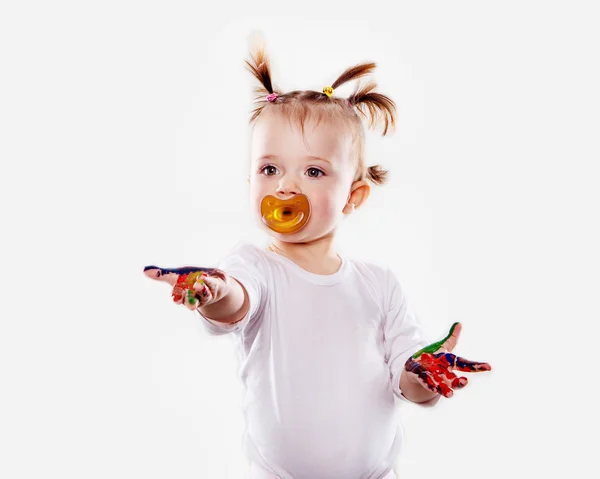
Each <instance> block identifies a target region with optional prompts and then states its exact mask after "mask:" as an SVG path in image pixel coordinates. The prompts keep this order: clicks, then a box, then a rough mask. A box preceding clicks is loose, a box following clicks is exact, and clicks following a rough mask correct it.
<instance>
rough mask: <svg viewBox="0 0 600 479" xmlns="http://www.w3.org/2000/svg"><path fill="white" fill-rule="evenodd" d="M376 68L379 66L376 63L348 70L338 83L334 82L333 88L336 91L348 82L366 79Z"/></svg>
mask: <svg viewBox="0 0 600 479" xmlns="http://www.w3.org/2000/svg"><path fill="white" fill-rule="evenodd" d="M376 66H377V64H375V63H361V64H360V65H355V66H353V67H350V68H347V69H346V71H345V72H344V73H342V74H341V75H340V76H339V77H338V79H337V80H336V81H334V82H333V84H332V85H331V88H333V89H334V90H335V89H336V88H338V87H339V86H340V85H343V84H344V83H346V82H349V81H351V80H357V79H359V78H361V77H364V76H365V75H368V74H369V73H371V72H372V71H373V70H375V67H376Z"/></svg>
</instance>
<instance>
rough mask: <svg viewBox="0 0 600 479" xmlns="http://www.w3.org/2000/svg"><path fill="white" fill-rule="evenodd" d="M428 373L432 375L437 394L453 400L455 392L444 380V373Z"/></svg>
mask: <svg viewBox="0 0 600 479" xmlns="http://www.w3.org/2000/svg"><path fill="white" fill-rule="evenodd" d="M428 372H429V373H430V374H431V377H432V378H433V381H434V382H435V384H436V385H437V390H436V392H438V393H439V394H441V395H442V396H444V397H447V398H451V397H452V396H453V395H454V392H453V391H452V389H450V385H449V384H448V383H446V379H445V378H444V373H443V372H441V373H437V372H434V371H428Z"/></svg>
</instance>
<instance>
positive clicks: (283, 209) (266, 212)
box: [260, 194, 310, 234]
mask: <svg viewBox="0 0 600 479" xmlns="http://www.w3.org/2000/svg"><path fill="white" fill-rule="evenodd" d="M260 215H261V217H262V220H263V223H264V224H266V225H267V226H268V227H269V228H270V229H272V230H273V231H275V232H277V233H284V234H285V233H295V232H296V231H298V230H300V229H301V228H302V227H304V225H305V224H306V223H307V221H308V219H309V218H310V202H309V201H308V197H307V196H305V195H303V194H298V195H295V196H293V197H292V198H290V199H289V200H280V199H279V198H276V197H275V196H271V195H268V196H265V197H264V198H263V199H262V201H261V202H260Z"/></svg>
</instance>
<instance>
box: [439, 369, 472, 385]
mask: <svg viewBox="0 0 600 479" xmlns="http://www.w3.org/2000/svg"><path fill="white" fill-rule="evenodd" d="M442 378H443V380H444V382H445V383H446V384H447V385H448V386H449V387H451V388H452V389H462V388H464V387H465V386H466V385H467V384H468V382H469V380H468V379H467V378H465V377H464V376H461V377H458V376H457V375H456V374H454V373H453V372H452V371H450V370H449V369H446V370H444V371H443V372H442Z"/></svg>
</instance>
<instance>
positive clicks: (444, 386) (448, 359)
mask: <svg viewBox="0 0 600 479" xmlns="http://www.w3.org/2000/svg"><path fill="white" fill-rule="evenodd" d="M460 331H461V324H460V323H454V324H453V325H452V327H451V328H450V332H449V333H448V336H446V337H445V338H444V339H442V340H441V341H437V342H435V343H433V344H430V345H429V346H426V347H425V348H423V349H421V350H420V351H417V352H416V353H415V354H414V355H413V356H411V357H410V358H408V361H406V363H405V365H404V369H405V370H406V371H407V372H408V373H409V374H410V376H411V377H414V379H415V380H416V382H418V383H419V384H420V385H421V386H423V387H424V388H426V389H429V390H430V391H433V392H437V393H438V394H441V395H442V396H444V397H446V398H450V397H452V396H453V394H454V392H453V391H452V389H451V388H454V389H460V388H464V387H465V386H466V385H467V383H468V382H469V381H468V379H467V378H466V377H457V376H456V374H454V373H453V372H452V371H451V369H457V370H458V371H466V372H480V371H491V370H492V367H491V366H490V365H489V364H488V363H482V362H476V361H469V360H467V359H464V358H461V357H460V356H456V355H454V354H452V353H450V351H452V350H453V349H454V348H455V347H456V343H457V342H458V337H459V335H460ZM413 375H414V376H413Z"/></svg>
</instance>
